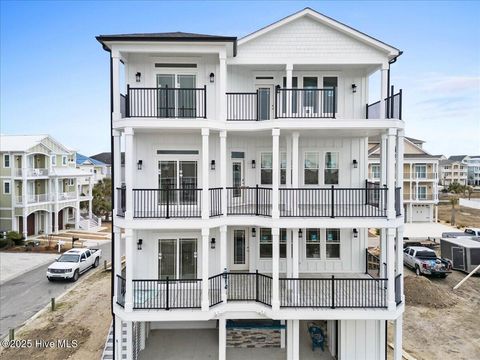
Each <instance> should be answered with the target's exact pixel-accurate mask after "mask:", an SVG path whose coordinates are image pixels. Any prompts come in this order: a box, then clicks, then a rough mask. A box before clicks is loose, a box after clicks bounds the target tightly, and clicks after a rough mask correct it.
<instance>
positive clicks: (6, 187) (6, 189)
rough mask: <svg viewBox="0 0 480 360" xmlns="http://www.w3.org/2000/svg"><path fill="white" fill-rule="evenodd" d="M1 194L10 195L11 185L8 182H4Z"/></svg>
mask: <svg viewBox="0 0 480 360" xmlns="http://www.w3.org/2000/svg"><path fill="white" fill-rule="evenodd" d="M3 193H4V194H5V195H8V194H11V193H12V184H11V182H10V180H5V181H4V182H3Z"/></svg>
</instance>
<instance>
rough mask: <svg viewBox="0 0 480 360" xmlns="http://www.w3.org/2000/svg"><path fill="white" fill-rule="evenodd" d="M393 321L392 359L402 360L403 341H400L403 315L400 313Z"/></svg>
mask: <svg viewBox="0 0 480 360" xmlns="http://www.w3.org/2000/svg"><path fill="white" fill-rule="evenodd" d="M393 323H394V341H395V344H394V349H393V359H394V360H402V359H403V341H402V336H403V335H402V332H403V330H402V327H403V315H400V316H399V317H398V318H397V319H395V320H394V321H393Z"/></svg>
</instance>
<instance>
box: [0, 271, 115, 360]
mask: <svg viewBox="0 0 480 360" xmlns="http://www.w3.org/2000/svg"><path fill="white" fill-rule="evenodd" d="M86 294H88V296H86ZM110 322H111V314H110V273H109V272H104V271H103V270H98V271H97V272H95V273H93V274H92V275H91V276H90V277H88V278H86V279H85V280H84V281H83V282H81V283H80V284H79V285H78V286H77V287H76V288H75V289H73V290H72V291H71V292H69V293H68V294H67V295H66V296H65V297H63V299H61V300H59V302H58V304H57V310H56V311H54V312H51V311H47V312H45V313H43V314H42V315H41V316H39V317H38V318H37V319H35V320H33V321H32V322H31V323H30V324H28V325H26V326H25V327H24V328H22V329H21V330H20V331H19V332H18V334H16V336H15V338H16V339H25V340H32V342H33V344H34V345H33V346H32V347H31V348H27V349H5V350H3V351H2V352H1V353H0V359H1V360H24V359H32V360H36V359H38V360H40V359H41V360H63V359H67V358H68V359H73V360H85V359H99V358H100V356H101V354H102V352H103V347H104V345H105V340H106V336H107V333H108V329H109V326H110ZM40 339H43V340H46V341H51V340H53V341H55V342H56V341H57V340H70V341H72V340H76V341H78V346H77V347H70V348H68V347H63V348H62V347H58V346H53V347H51V348H50V347H46V348H40V347H35V341H36V340H40Z"/></svg>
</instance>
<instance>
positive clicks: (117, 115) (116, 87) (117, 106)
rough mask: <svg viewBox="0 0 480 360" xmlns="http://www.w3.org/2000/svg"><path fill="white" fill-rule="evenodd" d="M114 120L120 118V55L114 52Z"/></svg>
mask: <svg viewBox="0 0 480 360" xmlns="http://www.w3.org/2000/svg"><path fill="white" fill-rule="evenodd" d="M112 96H113V114H112V115H113V120H120V119H121V117H122V114H121V111H120V56H118V55H113V54H112Z"/></svg>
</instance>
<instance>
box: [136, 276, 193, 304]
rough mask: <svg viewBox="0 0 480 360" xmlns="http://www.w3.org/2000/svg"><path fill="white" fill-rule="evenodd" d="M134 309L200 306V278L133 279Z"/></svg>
mask: <svg viewBox="0 0 480 360" xmlns="http://www.w3.org/2000/svg"><path fill="white" fill-rule="evenodd" d="M133 293H134V300H133V308H134V309H165V310H169V309H194V308H200V307H201V300H202V280H201V279H170V278H169V277H168V276H167V277H166V278H165V279H164V280H133Z"/></svg>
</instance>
